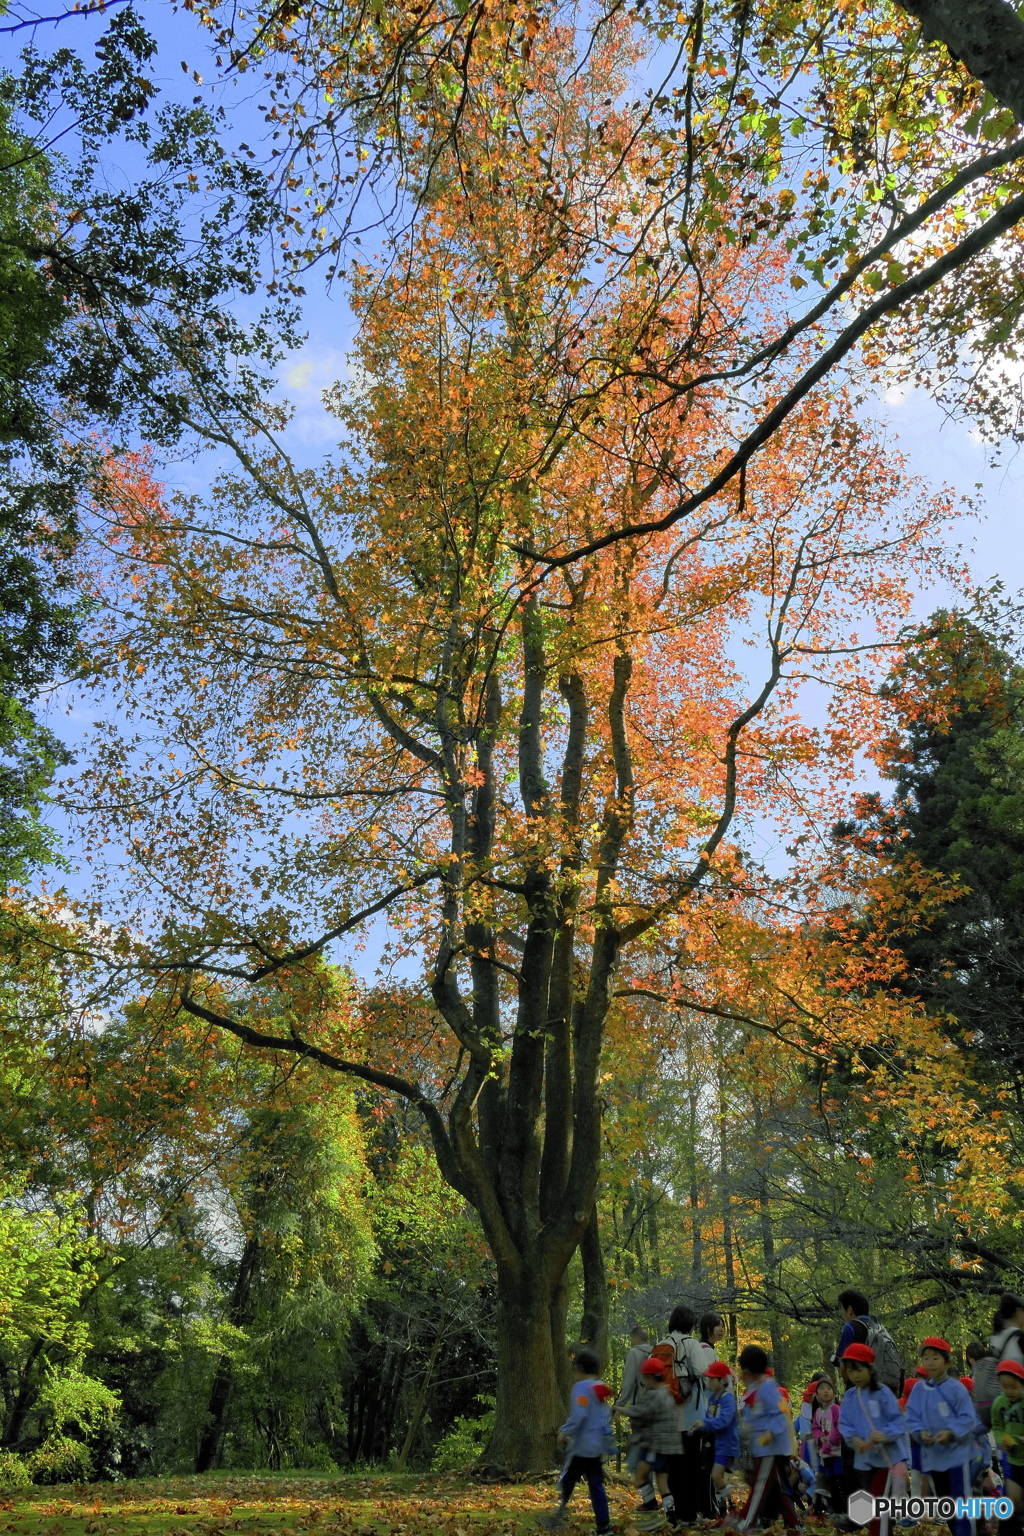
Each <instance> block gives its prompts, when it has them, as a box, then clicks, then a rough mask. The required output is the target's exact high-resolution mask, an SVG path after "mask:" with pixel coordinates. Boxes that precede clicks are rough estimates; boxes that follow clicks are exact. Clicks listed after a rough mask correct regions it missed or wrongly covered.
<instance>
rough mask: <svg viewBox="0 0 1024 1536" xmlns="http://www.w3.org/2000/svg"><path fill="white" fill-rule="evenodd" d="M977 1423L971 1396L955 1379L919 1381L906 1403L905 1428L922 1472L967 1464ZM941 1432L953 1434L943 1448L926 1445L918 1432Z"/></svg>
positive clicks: (941, 1470) (952, 1377) (947, 1377)
mask: <svg viewBox="0 0 1024 1536" xmlns="http://www.w3.org/2000/svg"><path fill="white" fill-rule="evenodd" d="M844 1401H845V1399H844ZM977 1424H978V1415H977V1413H976V1412H975V1410H974V1404H973V1402H972V1401H971V1394H970V1393H969V1392H968V1390H967V1388H966V1387H965V1386H962V1385H961V1384H960V1382H959V1381H957V1379H956V1377H955V1376H945V1377H944V1378H943V1379H942V1381H931V1380H928V1381H922V1382H921V1383H920V1385H919V1386H916V1387H915V1388H914V1390H913V1392H912V1393H911V1395H910V1400H909V1402H908V1403H907V1428H908V1430H909V1431H910V1434H911V1436H912V1437H913V1439H914V1440H915V1441H917V1443H918V1444H919V1445H920V1447H921V1470H922V1471H923V1472H946V1471H948V1470H949V1468H950V1467H959V1466H962V1465H963V1463H964V1462H965V1461H969V1460H970V1458H971V1454H972V1449H973V1448H972V1439H973V1436H974V1432H975V1427H976V1426H977ZM944 1429H948V1430H951V1431H952V1434H953V1438H952V1440H950V1441H948V1442H947V1443H946V1444H944V1445H928V1444H927V1443H926V1442H925V1441H923V1440H922V1439H921V1431H922V1430H927V1431H928V1432H929V1433H930V1434H933V1435H937V1434H940V1433H941V1432H942V1431H943V1430H944Z"/></svg>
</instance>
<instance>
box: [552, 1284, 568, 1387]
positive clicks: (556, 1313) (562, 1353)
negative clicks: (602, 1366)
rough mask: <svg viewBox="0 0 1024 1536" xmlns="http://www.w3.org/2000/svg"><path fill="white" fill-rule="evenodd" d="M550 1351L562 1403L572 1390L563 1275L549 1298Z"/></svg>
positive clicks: (566, 1295)
mask: <svg viewBox="0 0 1024 1536" xmlns="http://www.w3.org/2000/svg"><path fill="white" fill-rule="evenodd" d="M550 1313H551V1352H552V1354H553V1356H554V1361H555V1380H556V1381H557V1383H558V1396H559V1400H560V1401H561V1402H563V1403H567V1402H568V1401H569V1393H570V1392H571V1391H572V1381H573V1377H572V1364H571V1362H570V1360H569V1350H568V1348H567V1343H566V1333H565V1325H566V1322H567V1321H568V1317H569V1287H568V1284H567V1283H566V1277H565V1275H563V1276H562V1279H561V1281H560V1283H559V1284H558V1285H556V1286H555V1291H554V1295H553V1296H552V1298H551V1307H550Z"/></svg>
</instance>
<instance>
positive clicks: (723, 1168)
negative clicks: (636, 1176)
mask: <svg viewBox="0 0 1024 1536" xmlns="http://www.w3.org/2000/svg"><path fill="white" fill-rule="evenodd" d="M719 1055H721V1050H720V1051H719ZM727 1129H728V1117H727V1110H726V1102H725V1077H724V1074H723V1073H722V1072H721V1071H719V1074H718V1188H719V1198H720V1199H721V1202H722V1250H723V1256H724V1258H725V1294H726V1297H727V1302H726V1305H727V1306H728V1308H729V1310H728V1312H727V1313H726V1323H727V1326H728V1329H729V1342H730V1344H731V1345H732V1347H733V1352H734V1353H735V1351H736V1347H737V1344H738V1342H739V1341H738V1337H737V1333H738V1330H737V1326H736V1252H735V1248H734V1246H733V1230H732V1191H731V1188H730V1185H729V1158H728V1154H727V1152H726V1131H727Z"/></svg>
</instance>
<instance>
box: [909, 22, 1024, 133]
mask: <svg viewBox="0 0 1024 1536" xmlns="http://www.w3.org/2000/svg"><path fill="white" fill-rule="evenodd" d="M896 4H897V5H898V6H900V7H901V8H902V9H903V10H904V11H908V12H909V13H910V15H911V16H915V17H916V18H917V20H918V21H919V22H920V23H921V32H922V33H923V35H924V36H925V37H926V38H927V40H928V41H929V42H930V43H945V45H946V47H947V48H948V49H949V51H950V53H951V54H952V56H953V58H954V59H959V60H960V62H961V63H962V64H963V65H964V66H965V67H966V68H967V69H968V70H970V72H971V74H972V75H974V77H975V79H977V80H980V81H981V83H982V84H983V85H984V86H985V87H986V88H987V89H988V90H990V91H991V92H992V95H993V96H994V97H995V99H996V101H998V102H1000V103H1001V104H1002V105H1003V106H1004V107H1009V108H1010V110H1011V112H1012V113H1013V115H1014V117H1015V118H1016V119H1017V121H1018V123H1024V21H1022V20H1021V18H1020V17H1019V16H1018V15H1017V12H1016V11H1015V10H1014V8H1013V6H1012V5H1008V4H1007V3H1006V0H896Z"/></svg>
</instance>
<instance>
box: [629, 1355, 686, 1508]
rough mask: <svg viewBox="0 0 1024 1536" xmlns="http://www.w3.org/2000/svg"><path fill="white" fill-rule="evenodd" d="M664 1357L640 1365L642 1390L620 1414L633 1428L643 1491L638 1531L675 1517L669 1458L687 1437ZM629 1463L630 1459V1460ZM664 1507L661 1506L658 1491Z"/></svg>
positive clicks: (639, 1485)
mask: <svg viewBox="0 0 1024 1536" xmlns="http://www.w3.org/2000/svg"><path fill="white" fill-rule="evenodd" d="M663 1371H664V1367H663V1365H662V1362H661V1361H660V1360H657V1359H655V1358H653V1357H652V1358H651V1359H649V1360H645V1361H644V1363H643V1364H642V1365H641V1367H640V1373H639V1374H640V1392H639V1395H638V1396H637V1399H636V1402H634V1403H623V1404H622V1405H621V1407H619V1408H616V1410H615V1411H616V1413H624V1414H626V1416H627V1417H628V1419H629V1421H630V1424H631V1425H632V1428H633V1433H632V1435H631V1436H630V1450H631V1451H632V1450H633V1449H634V1448H636V1452H637V1454H636V1467H635V1471H634V1473H633V1481H634V1482H635V1483H636V1486H637V1488H638V1489H639V1490H640V1498H641V1501H642V1502H641V1507H640V1512H639V1515H638V1517H637V1520H636V1528H637V1530H638V1531H657V1530H660V1529H661V1527H662V1526H663V1525H664V1524H665V1523H666V1521H667V1520H674V1518H675V1500H674V1499H673V1497H672V1495H671V1494H670V1493H669V1491H668V1468H669V1465H670V1461H669V1458H670V1457H672V1456H681V1455H682V1451H683V1437H682V1433H681V1432H680V1429H679V1412H678V1409H677V1408H676V1404H675V1399H674V1398H673V1396H672V1393H671V1392H670V1391H669V1389H668V1387H667V1386H666V1385H665V1379H664V1375H663ZM627 1465H628V1459H627ZM659 1493H660V1494H661V1508H660V1509H659V1508H658V1494H659Z"/></svg>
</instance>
